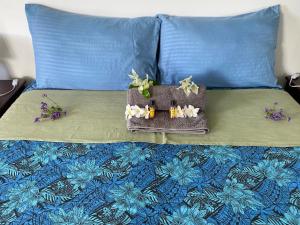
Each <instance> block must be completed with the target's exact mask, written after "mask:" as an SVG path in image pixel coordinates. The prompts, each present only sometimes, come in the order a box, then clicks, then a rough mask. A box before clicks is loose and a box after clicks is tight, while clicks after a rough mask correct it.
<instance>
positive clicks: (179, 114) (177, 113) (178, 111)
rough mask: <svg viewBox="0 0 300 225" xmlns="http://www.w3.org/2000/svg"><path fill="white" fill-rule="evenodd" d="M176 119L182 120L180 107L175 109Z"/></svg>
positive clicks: (182, 113) (183, 115) (182, 114)
mask: <svg viewBox="0 0 300 225" xmlns="http://www.w3.org/2000/svg"><path fill="white" fill-rule="evenodd" d="M176 117H177V118H184V117H185V114H184V112H183V110H182V109H181V107H180V106H179V105H178V106H177V108H176Z"/></svg>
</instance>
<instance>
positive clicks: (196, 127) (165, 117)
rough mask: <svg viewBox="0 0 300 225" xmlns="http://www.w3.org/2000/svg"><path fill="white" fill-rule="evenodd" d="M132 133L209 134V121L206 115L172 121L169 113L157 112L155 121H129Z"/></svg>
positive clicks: (201, 114) (137, 119)
mask: <svg viewBox="0 0 300 225" xmlns="http://www.w3.org/2000/svg"><path fill="white" fill-rule="evenodd" d="M127 128H128V130H130V131H144V132H166V133H190V134H206V133H207V132H208V126H207V120H206V118H205V115H204V113H199V114H198V116H197V117H194V118H176V119H171V118H170V116H169V112H168V111H157V112H156V115H155V118H154V119H148V120H147V119H144V118H136V117H133V118H131V119H130V120H128V121H127Z"/></svg>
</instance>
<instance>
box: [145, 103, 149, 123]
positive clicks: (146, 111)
mask: <svg viewBox="0 0 300 225" xmlns="http://www.w3.org/2000/svg"><path fill="white" fill-rule="evenodd" d="M144 117H145V119H146V120H147V119H149V117H150V109H149V106H148V105H146V106H145V115H144Z"/></svg>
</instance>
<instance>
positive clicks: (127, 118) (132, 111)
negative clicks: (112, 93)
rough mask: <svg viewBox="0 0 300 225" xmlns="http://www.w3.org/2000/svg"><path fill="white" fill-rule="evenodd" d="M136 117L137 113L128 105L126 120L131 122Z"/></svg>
mask: <svg viewBox="0 0 300 225" xmlns="http://www.w3.org/2000/svg"><path fill="white" fill-rule="evenodd" d="M134 115H135V111H134V110H133V109H132V107H131V106H130V105H129V104H128V105H127V106H126V110H125V118H126V120H130V119H131V118H132V117H133V116H134Z"/></svg>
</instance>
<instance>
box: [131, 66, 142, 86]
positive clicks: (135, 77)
mask: <svg viewBox="0 0 300 225" xmlns="http://www.w3.org/2000/svg"><path fill="white" fill-rule="evenodd" d="M128 76H129V77H130V79H131V80H132V82H131V83H130V85H132V86H134V87H138V86H140V85H142V82H143V80H142V79H141V78H140V77H139V75H138V74H137V72H135V70H134V69H132V70H131V74H129V75H128Z"/></svg>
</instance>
